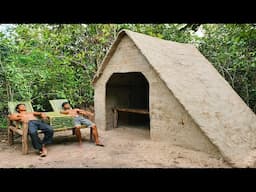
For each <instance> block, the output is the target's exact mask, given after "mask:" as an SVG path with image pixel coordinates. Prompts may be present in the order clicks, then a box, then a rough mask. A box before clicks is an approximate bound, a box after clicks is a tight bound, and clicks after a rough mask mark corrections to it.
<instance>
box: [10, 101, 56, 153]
mask: <svg viewBox="0 0 256 192" xmlns="http://www.w3.org/2000/svg"><path fill="white" fill-rule="evenodd" d="M15 110H16V111H17V112H18V113H15V114H12V115H9V116H8V117H9V119H10V120H12V121H20V122H24V123H28V133H29V135H30V137H31V140H32V145H33V147H34V148H35V149H37V150H39V153H40V156H41V157H45V156H46V155H47V149H46V147H45V145H46V144H50V143H51V142H52V137H53V129H52V127H51V126H50V125H48V124H47V123H45V122H43V121H41V120H39V119H37V118H36V116H41V118H42V119H46V118H47V116H46V115H45V114H44V113H41V112H27V111H26V106H25V104H22V103H20V104H18V105H17V106H16V107H15ZM38 130H42V132H43V133H44V139H43V140H42V141H41V139H40V138H39V137H38V133H37V131H38Z"/></svg>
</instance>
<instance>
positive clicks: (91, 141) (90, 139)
mask: <svg viewBox="0 0 256 192" xmlns="http://www.w3.org/2000/svg"><path fill="white" fill-rule="evenodd" d="M90 141H91V142H92V141H93V140H92V128H90Z"/></svg>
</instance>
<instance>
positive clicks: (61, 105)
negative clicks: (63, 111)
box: [61, 101, 69, 108]
mask: <svg viewBox="0 0 256 192" xmlns="http://www.w3.org/2000/svg"><path fill="white" fill-rule="evenodd" d="M66 104H69V102H67V101H65V102H64V103H62V105H61V106H62V108H64V105H66Z"/></svg>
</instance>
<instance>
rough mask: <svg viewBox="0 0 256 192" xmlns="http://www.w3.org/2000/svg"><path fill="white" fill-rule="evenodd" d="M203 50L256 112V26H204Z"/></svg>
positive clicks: (201, 49) (201, 48)
mask: <svg viewBox="0 0 256 192" xmlns="http://www.w3.org/2000/svg"><path fill="white" fill-rule="evenodd" d="M204 29H205V37H204V38H203V41H201V44H200V47H199V48H200V51H201V52H202V53H203V54H204V55H205V56H206V57H207V58H208V59H209V60H210V61H211V62H212V63H213V65H214V66H215V67H216V69H217V70H218V71H219V72H220V73H221V74H222V76H223V77H224V78H225V79H226V80H227V81H228V82H229V83H230V85H231V86H232V87H233V88H234V89H235V90H236V92H237V93H238V94H239V95H240V96H241V97H242V99H243V100H244V101H245V102H246V103H247V105H248V106H250V107H251V109H252V110H253V111H254V112H256V75H255V74H256V57H255V56H256V26H255V25H253V24H218V25H216V24H215V25H213V24H212V25H204Z"/></svg>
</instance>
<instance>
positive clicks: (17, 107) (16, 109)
mask: <svg viewBox="0 0 256 192" xmlns="http://www.w3.org/2000/svg"><path fill="white" fill-rule="evenodd" d="M21 105H25V104H24V103H19V104H18V105H16V107H15V111H17V112H18V113H19V112H20V111H19V107H20V106H21Z"/></svg>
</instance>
